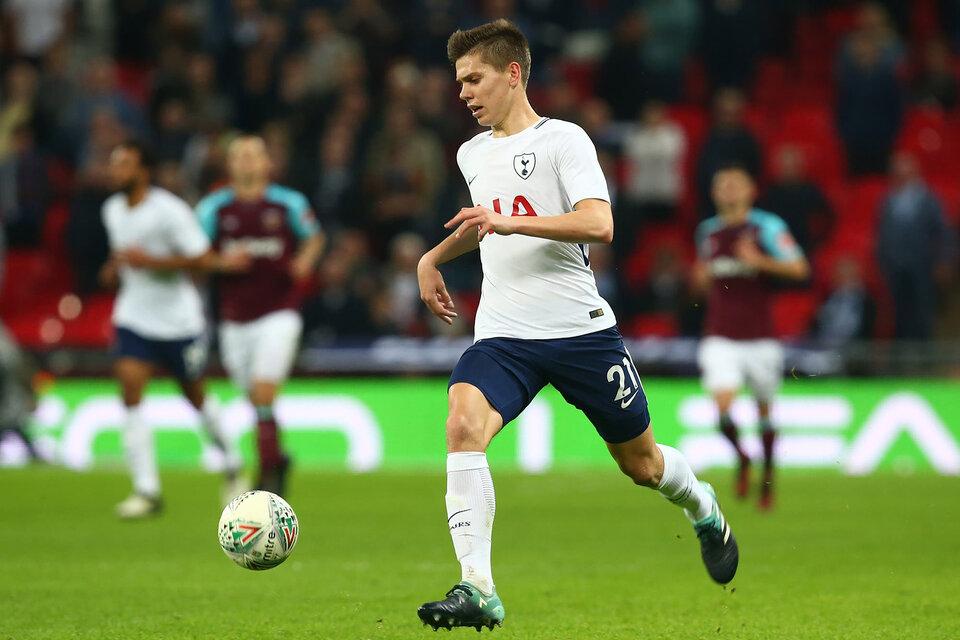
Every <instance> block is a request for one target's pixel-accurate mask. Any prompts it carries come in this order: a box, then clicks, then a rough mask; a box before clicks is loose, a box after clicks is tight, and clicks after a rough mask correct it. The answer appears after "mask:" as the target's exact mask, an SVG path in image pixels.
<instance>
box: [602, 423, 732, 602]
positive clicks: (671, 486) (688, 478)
mask: <svg viewBox="0 0 960 640" xmlns="http://www.w3.org/2000/svg"><path fill="white" fill-rule="evenodd" d="M607 447H608V448H609V449H610V453H611V454H612V455H613V457H614V459H616V461H617V464H619V465H620V469H621V470H622V471H623V472H624V473H625V474H627V475H628V476H630V478H631V479H633V481H634V482H635V483H637V484H639V485H643V486H646V487H650V488H654V489H656V490H657V491H658V492H659V493H660V495H662V496H663V497H664V498H666V499H667V500H669V501H670V502H672V503H673V504H675V505H677V506H679V507H681V508H682V509H683V511H684V514H686V516H687V518H688V519H689V520H690V522H691V523H692V524H693V528H694V530H695V531H696V532H697V538H699V540H700V556H701V558H703V563H704V565H706V567H707V573H709V574H710V577H711V578H713V580H714V581H716V582H718V583H720V584H726V583H728V582H730V581H731V580H733V576H734V575H735V574H736V572H737V565H738V564H739V561H740V553H739V549H738V547H737V540H736V538H734V536H733V532H732V531H731V530H730V525H729V524H728V523H727V521H726V518H724V516H723V513H722V512H721V511H720V504H719V502H717V497H716V494H715V493H714V491H713V487H711V486H710V485H709V484H707V483H706V482H701V481H699V480H697V477H696V476H695V475H694V473H693V470H692V469H691V468H690V465H689V464H688V463H687V460H686V458H684V457H683V454H682V453H680V452H679V451H677V450H676V449H674V448H673V447H668V446H666V445H661V444H657V443H656V442H655V440H654V438H653V431H652V430H651V429H649V428H648V429H647V430H646V431H644V432H643V433H642V434H640V435H639V436H637V437H636V438H634V439H632V440H629V441H627V442H623V443H619V444H610V443H608V444H607Z"/></svg>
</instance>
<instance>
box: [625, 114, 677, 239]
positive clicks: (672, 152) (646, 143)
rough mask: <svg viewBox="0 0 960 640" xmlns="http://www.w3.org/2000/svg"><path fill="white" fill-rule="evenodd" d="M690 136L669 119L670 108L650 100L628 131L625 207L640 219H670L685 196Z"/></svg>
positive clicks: (626, 138) (626, 135) (626, 141)
mask: <svg viewBox="0 0 960 640" xmlns="http://www.w3.org/2000/svg"><path fill="white" fill-rule="evenodd" d="M686 150H687V140H686V134H685V133H684V131H683V129H681V128H680V127H679V126H678V125H677V124H676V123H674V122H672V121H670V119H669V118H668V116H667V109H666V105H664V104H663V103H662V102H659V101H650V102H648V103H647V104H645V105H644V106H643V109H642V110H641V112H640V117H639V120H638V121H637V122H635V123H633V124H632V125H631V126H630V128H629V129H627V131H626V134H625V136H624V144H623V155H624V159H625V160H626V161H627V178H626V182H625V184H624V190H623V195H624V204H625V205H626V207H627V209H628V210H629V212H630V213H629V215H631V216H635V217H636V218H637V219H639V220H667V219H669V218H670V217H672V216H673V214H674V212H675V211H676V208H677V205H678V204H679V202H680V199H681V198H682V197H683V188H684V184H683V160H684V154H685V153H686Z"/></svg>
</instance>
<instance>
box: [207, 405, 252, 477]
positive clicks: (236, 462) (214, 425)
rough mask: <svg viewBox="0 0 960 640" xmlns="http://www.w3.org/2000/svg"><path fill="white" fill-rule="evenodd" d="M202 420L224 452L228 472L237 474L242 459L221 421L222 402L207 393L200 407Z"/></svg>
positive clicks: (211, 436) (216, 444)
mask: <svg viewBox="0 0 960 640" xmlns="http://www.w3.org/2000/svg"><path fill="white" fill-rule="evenodd" d="M200 422H201V423H203V428H204V429H205V430H206V432H207V434H208V435H209V436H210V439H211V440H212V441H213V444H214V445H215V446H216V447H217V448H218V449H220V450H221V451H222V452H223V456H224V467H225V468H226V471H227V473H228V474H235V473H237V472H238V471H239V470H240V467H241V465H242V460H241V458H240V452H239V451H237V447H236V443H235V442H234V441H233V440H232V439H231V438H230V437H228V436H227V433H226V431H225V430H224V428H223V423H222V422H221V421H220V403H219V402H217V399H216V397H215V396H212V395H209V394H208V395H207V396H206V397H205V398H204V399H203V407H202V408H201V409H200Z"/></svg>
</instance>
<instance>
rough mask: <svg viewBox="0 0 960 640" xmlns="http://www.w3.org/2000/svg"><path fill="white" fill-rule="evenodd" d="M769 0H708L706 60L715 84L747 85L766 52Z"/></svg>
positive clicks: (705, 62)
mask: <svg viewBox="0 0 960 640" xmlns="http://www.w3.org/2000/svg"><path fill="white" fill-rule="evenodd" d="M766 4H767V2H766V0H706V2H705V3H704V5H705V9H704V16H703V63H704V65H705V66H706V69H707V75H708V76H709V78H710V80H711V81H712V83H713V86H714V87H737V88H740V89H746V88H747V87H748V86H749V84H750V81H751V80H752V79H753V73H754V69H755V67H756V62H757V58H759V57H760V55H761V54H762V53H763V50H764V46H765V44H766V43H765V42H764V38H765V36H766V34H767V32H768V31H767V24H768V22H769V21H768V19H767V16H766V11H767V8H766Z"/></svg>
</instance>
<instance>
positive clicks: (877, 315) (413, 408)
mask: <svg viewBox="0 0 960 640" xmlns="http://www.w3.org/2000/svg"><path fill="white" fill-rule="evenodd" d="M497 17H508V18H510V19H512V20H514V21H515V22H516V23H517V24H518V25H520V27H521V28H522V29H523V30H524V31H525V32H526V33H527V34H528V36H529V37H530V41H531V45H532V48H533V60H534V65H533V73H532V78H531V82H530V94H531V97H532V102H533V104H534V105H535V107H536V108H537V110H538V111H539V112H540V113H541V114H545V115H549V116H552V117H558V118H564V119H568V120H572V121H574V122H577V123H579V124H581V125H582V126H583V127H584V128H585V129H586V130H587V131H588V133H589V134H590V135H591V137H592V138H593V140H594V142H595V144H596V146H597V148H598V152H599V154H600V159H601V162H602V164H603V167H604V169H605V172H606V174H607V177H608V181H609V184H610V188H611V193H612V194H613V199H614V210H615V216H616V224H617V232H616V240H615V241H614V244H613V245H612V246H611V247H593V249H592V252H593V253H592V256H591V257H592V258H593V266H594V269H595V270H596V272H597V277H598V283H599V286H600V289H601V292H602V293H603V295H604V296H605V297H607V298H608V299H610V300H611V302H612V303H613V305H614V308H615V310H616V311H617V314H618V317H619V319H620V327H621V329H622V330H623V333H624V334H625V336H626V337H627V338H628V339H629V341H630V345H631V350H632V353H633V354H634V357H635V359H636V360H637V365H638V368H639V369H640V371H641V373H642V374H644V375H645V383H646V386H647V389H648V392H649V393H650V395H651V398H652V402H653V412H654V416H655V420H656V421H657V425H658V436H659V437H661V438H662V439H664V440H665V441H666V442H669V443H673V444H679V445H680V446H682V447H683V448H684V450H685V451H687V453H688V454H689V455H691V457H692V458H694V460H695V462H696V463H697V465H698V466H700V467H705V466H707V467H708V466H713V465H717V464H721V465H722V464H725V463H727V462H729V461H730V460H731V458H730V457H729V455H728V453H727V450H726V449H725V447H724V445H723V443H722V440H720V438H719V436H716V435H715V434H714V433H713V431H712V430H711V429H710V424H711V421H712V418H711V415H712V414H711V413H710V411H711V410H710V408H709V406H708V405H707V404H705V401H704V397H703V396H702V395H701V393H700V391H699V388H698V385H697V383H696V381H695V379H694V377H693V376H695V375H696V368H695V362H694V355H695V348H696V340H697V337H698V336H699V331H700V324H701V316H702V313H701V307H700V303H701V301H700V300H699V299H697V298H696V297H695V296H693V295H692V294H691V293H690V291H689V287H688V283H687V271H688V268H689V266H690V263H691V260H692V258H693V253H694V248H693V241H692V238H693V229H694V227H695V225H696V223H697V222H698V221H699V220H700V219H701V218H702V217H703V216H704V215H707V214H709V212H710V203H709V202H708V200H707V199H706V198H705V188H704V187H705V185H706V184H707V183H708V181H709V176H710V174H711V169H712V168H713V167H716V166H718V165H719V164H721V163H723V162H725V161H728V160H731V159H735V160H739V161H741V162H744V163H745V164H747V165H748V166H750V167H751V168H752V169H754V170H755V171H756V173H757V175H758V176H759V180H760V184H761V189H762V198H761V204H766V205H768V206H769V207H770V208H771V209H772V210H773V211H775V212H777V213H778V214H780V215H782V216H783V217H785V218H786V219H787V221H788V223H789V224H790V226H791V229H792V230H793V232H794V234H795V235H796V237H797V238H798V240H799V241H800V243H801V244H802V245H803V247H804V248H805V249H806V251H807V252H808V255H809V256H810V258H811V261H812V264H813V266H814V276H813V278H812V281H811V282H810V283H809V284H808V285H805V286H802V287H794V288H789V289H784V290H783V291H782V292H781V293H780V294H779V297H778V301H777V304H776V309H775V318H776V326H777V331H778V333H779V334H780V335H781V336H782V337H783V338H784V339H785V340H786V341H787V343H788V347H789V348H788V366H787V369H788V380H787V385H786V388H785V394H784V401H783V402H782V403H780V406H779V408H778V410H777V411H778V413H777V414H775V417H778V418H779V421H780V423H781V424H782V425H783V427H784V438H782V439H781V441H780V443H779V445H778V446H779V447H780V449H781V452H782V454H783V458H784V462H785V463H786V464H787V465H788V466H790V465H792V466H802V467H821V468H841V469H844V470H846V471H848V472H851V473H864V472H868V471H872V470H874V469H877V468H886V469H896V470H900V471H909V470H913V469H935V470H938V471H941V472H946V473H953V474H955V473H958V472H960V446H958V442H960V425H958V411H957V409H956V403H955V402H954V400H953V398H954V396H955V392H956V385H955V383H954V382H953V381H952V378H953V377H954V376H955V375H956V374H957V371H958V366H960V347H958V338H960V329H958V327H960V278H958V277H957V265H958V260H957V254H958V252H957V245H958V242H957V240H958V235H957V234H958V224H957V223H958V220H960V183H958V181H957V174H958V170H960V145H958V144H957V141H958V140H960V115H958V112H957V101H958V98H957V81H958V73H960V64H958V63H960V58H958V57H957V52H958V51H960V4H958V3H956V2H949V1H946V0H943V1H936V0H918V1H915V2H896V1H890V2H876V3H860V2H828V1H814V0H810V1H802V0H791V1H782V2H776V3H770V2H762V1H759V0H702V1H701V0H641V1H637V2H626V1H618V0H595V1H584V2H561V1H550V0H530V1H529V2H511V1H509V0H487V1H478V2H445V1H443V0H438V1H421V2H387V1H379V0H344V1H339V2H321V1H317V2H306V1H300V0H275V1H272V2H271V1H268V0H261V1H258V0H234V1H233V2H230V1H228V0H212V1H209V2H206V1H199V0H196V1H165V2H162V1H151V0H145V1H141V2H128V1H123V0H117V1H107V0H101V1H99V2H98V1H89V2H70V1H69V0H49V1H45V2H32V1H30V0H6V2H4V3H3V29H2V31H0V33H2V40H0V51H2V59H0V60H2V61H0V78H2V82H0V218H2V221H3V233H4V236H5V244H6V249H5V255H4V262H5V274H4V278H3V284H2V293H0V317H2V319H3V322H4V323H5V324H6V326H7V327H8V328H9V329H10V331H11V332H12V333H13V335H14V336H15V337H16V339H17V340H18V341H19V343H20V344H21V345H22V347H23V348H24V349H25V350H27V351H28V352H29V353H30V354H31V355H32V356H33V357H34V358H35V360H36V362H37V363H38V365H39V367H40V369H41V374H40V375H39V376H38V377H37V382H38V384H39V386H40V388H41V391H42V394H43V396H42V399H41V403H40V407H39V409H38V411H37V412H36V414H35V416H34V420H33V421H32V424H31V429H32V433H33V434H34V435H35V437H36V438H37V439H38V444H39V445H40V447H41V449H42V450H43V451H45V452H47V454H48V455H50V456H52V457H55V458H56V459H58V460H59V461H60V462H63V463H64V464H66V465H67V466H69V467H72V468H88V467H90V466H92V465H95V464H98V463H100V464H104V465H107V466H109V465H113V464H119V462H120V459H121V448H120V444H119V436H118V433H117V429H118V426H119V425H118V420H117V416H118V415H119V413H118V411H119V409H118V408H117V407H118V404H117V401H116V399H115V392H114V387H113V385H112V383H111V382H109V381H108V380H107V379H106V378H105V376H107V375H108V374H109V362H110V358H109V343H110V339H111V327H110V322H109V314H110V309H111V305H112V294H111V293H109V292H105V291H102V290H100V289H99V288H98V285H97V283H96V273H97V271H98V269H99V267H100V265H101V264H102V263H103V261H104V260H105V259H106V256H107V247H106V239H105V235H104V230H103V227H102V224H101V222H100V205H101V203H102V202H103V200H104V199H105V198H106V196H107V195H108V194H109V186H108V183H107V173H106V162H107V158H108V154H109V152H110V150H111V148H112V147H113V146H114V145H115V144H117V143H118V142H119V141H121V140H123V139H124V138H126V137H128V136H131V135H133V136H138V137H142V138H145V139H147V140H149V141H151V142H152V143H153V144H154V145H155V146H156V148H157V150H158V152H159V156H160V160H161V162H160V166H159V169H158V171H157V174H156V178H157V182H158V183H159V184H161V185H162V186H164V187H166V188H168V189H171V190H172V191H174V192H176V193H178V194H180V195H181V196H183V197H184V198H186V199H187V200H188V201H190V202H191V203H194V202H196V201H197V200H198V199H199V198H200V197H202V195H203V194H204V193H206V192H208V191H209V190H210V189H212V188H214V187H215V186H217V185H219V184H221V183H222V181H223V179H224V173H223V159H224V149H225V146H226V145H227V144H228V143H229V141H230V140H231V139H232V137H233V136H234V135H236V134H237V132H241V131H251V132H257V133H260V134H261V135H263V136H264V138H265V139H266V140H267V142H268V145H269V148H270V152H271V154H272V156H273V159H274V162H275V163H276V166H277V176H276V179H277V181H278V182H280V183H283V184H286V185H289V186H292V187H294V188H296V189H298V190H300V191H302V192H303V193H305V194H306V195H307V196H308V197H309V199H310V200H311V202H312V204H313V206H314V209H315V211H316V212H317V215H318V217H319V218H320V220H321V222H322V223H323V225H324V228H325V230H326V231H327V233H328V234H329V237H330V245H329V249H328V251H327V253H326V255H325V257H324V259H323V260H322V263H321V264H320V266H319V267H318V269H317V272H316V274H315V278H314V279H313V282H312V283H311V285H310V288H309V291H308V292H307V302H306V304H305V307H304V315H305V332H304V344H303V350H302V353H301V357H300V359H299V362H298V367H297V375H298V378H300V379H299V380H297V381H295V382H294V383H292V384H291V385H290V386H289V387H288V392H287V395H286V396H285V399H284V400H281V403H280V409H279V410H280V413H281V419H283V418H284V415H286V418H287V419H286V420H285V422H286V423H287V424H289V425H290V429H289V434H288V437H289V439H290V442H291V443H292V446H293V448H294V450H297V451H299V452H300V459H301V462H302V463H303V464H305V466H307V467H310V466H317V467H327V468H343V467H347V468H351V469H361V470H369V469H374V468H379V467H380V466H382V465H385V466H388V467H389V466H397V467H405V468H409V467H415V468H420V467H423V468H434V467H435V466H436V465H437V464H439V461H440V460H441V459H442V453H443V452H442V438H441V437H439V435H438V430H439V429H440V425H441V424H442V420H443V382H442V376H443V375H444V374H445V373H447V372H448V371H449V370H450V369H451V368H452V366H453V364H454V363H455V362H456V358H457V356H458V355H459V353H460V352H461V351H462V350H463V349H464V348H465V346H466V345H467V344H469V341H470V333H471V315H472V312H473V311H474V310H475V308H476V304H477V301H478V296H479V294H478V284H479V265H478V261H476V260H475V259H470V258H464V259H461V260H458V261H456V262H454V263H452V264H450V265H449V266H448V268H446V269H445V274H446V278H447V282H448V284H449V285H450V286H451V289H452V290H453V291H454V292H455V293H454V295H455V299H456V301H457V303H458V306H459V308H460V309H461V321H460V322H458V323H456V324H455V325H454V327H453V328H452V329H449V328H447V327H446V326H445V325H442V324H440V323H438V322H433V321H432V318H430V317H429V316H428V314H427V313H426V312H425V309H424V308H423V306H422V305H421V304H420V302H419V300H418V294H417V285H416V275H415V267H416V262H417V259H418V258H419V255H420V254H421V253H422V251H423V250H424V248H425V247H428V246H430V245H431V244H432V243H434V242H436V241H437V240H438V239H439V238H440V237H441V236H442V233H443V230H442V226H441V224H442V222H443V221H444V220H446V219H447V218H448V217H449V216H451V215H452V213H453V212H455V211H456V210H457V208H459V207H460V206H462V205H464V204H467V203H468V200H467V197H468V195H467V193H466V190H465V188H464V185H463V181H462V179H461V176H460V175H459V172H458V171H457V168H456V163H455V161H454V155H455V153H456V149H457V147H458V145H459V144H460V143H461V142H462V141H463V140H464V139H466V138H467V137H469V136H470V135H472V134H473V133H474V131H475V124H474V123H473V122H472V119H471V118H470V117H469V114H468V113H467V110H466V109H464V108H462V106H461V105H460V104H459V103H458V100H457V96H456V86H455V84H454V82H453V80H452V72H451V69H450V67H449V64H448V63H447V61H446V59H445V42H446V38H447V36H448V35H449V33H450V32H451V31H452V30H453V29H455V28H457V27H464V28H466V27H470V26H473V25H476V24H479V23H481V22H484V21H487V20H490V19H494V18H497ZM917 179H919V180H921V181H922V182H921V183H920V184H922V185H924V186H923V187H922V189H921V190H920V191H919V193H921V194H923V193H925V194H927V195H929V196H930V198H927V197H926V196H925V195H924V196H922V197H917V198H912V195H911V194H916V193H917V191H916V190H915V187H916V185H917V184H918V183H917V182H916V180H917ZM918 228H919V229H921V230H920V231H917V229H918ZM212 293H213V294H214V295H215V291H213V292H212ZM463 311H466V313H463ZM211 372H212V374H213V375H214V376H216V375H218V374H219V373H220V370H219V369H218V368H217V364H216V359H214V360H213V362H212V367H211ZM850 376H853V378H852V379H849V380H848V378H849V377H850ZM215 388H216V390H217V392H218V394H219V395H220V397H221V399H222V400H223V402H224V403H227V404H229V412H230V415H232V416H234V418H233V420H234V423H235V429H236V433H237V434H238V435H240V434H243V433H246V432H247V431H248V429H249V425H248V424H247V422H248V421H247V420H246V417H247V414H246V413H244V411H246V410H247V409H245V408H244V406H243V403H242V402H239V401H238V400H237V399H236V393H235V392H234V391H233V390H231V389H230V388H229V386H227V385H223V384H219V385H217V386H216V387H215ZM170 389H171V388H170V387H168V386H165V385H164V384H162V383H161V384H159V385H155V386H154V387H153V390H154V392H155V393H154V394H153V396H152V399H151V400H150V401H148V404H147V412H148V415H149V419H150V420H151V421H152V422H153V423H154V425H155V427H156V428H157V431H158V438H159V444H160V446H159V450H160V454H161V458H162V460H163V462H164V464H165V465H168V466H177V465H180V466H188V467H189V466H196V465H197V464H198V463H203V464H204V465H206V466H209V467H216V466H217V464H218V462H217V460H215V459H212V458H211V457H210V456H211V453H210V452H208V451H205V450H204V449H203V448H202V446H201V444H200V440H199V439H197V438H196V437H194V436H193V433H194V431H195V429H196V424H195V421H194V420H193V418H192V417H191V416H190V415H189V412H186V410H185V409H184V407H183V405H181V404H179V401H178V400H176V399H175V398H174V396H173V395H172V393H171V391H170ZM298 403H299V404H298ZM310 403H314V404H310ZM338 403H339V404H338ZM737 414H738V416H739V418H740V421H741V423H743V424H745V425H746V426H747V429H748V432H749V429H750V425H751V424H752V423H753V422H754V420H755V418H754V416H753V415H752V414H751V410H750V408H749V405H748V404H747V403H744V405H743V407H741V408H739V409H738V410H737ZM318 416H321V417H318ZM234 423H232V424H234ZM519 426H520V427H522V428H518V429H516V430H514V432H512V433H510V435H508V436H506V437H504V438H502V439H501V440H503V442H500V443H497V444H495V450H494V453H493V454H492V455H494V456H497V457H498V458H499V459H501V460H503V461H504V462H505V463H510V464H513V465H516V466H519V467H521V468H524V469H528V470H531V471H543V470H545V469H547V468H550V467H551V466H552V465H555V464H561V465H564V464H566V465H582V464H587V465H607V464H609V463H608V462H607V460H606V455H605V452H604V451H603V449H602V446H601V445H600V444H599V441H598V440H597V441H594V440H596V439H595V438H593V436H592V434H591V430H590V429H589V427H588V426H587V425H586V424H585V423H583V421H582V419H580V418H579V417H578V416H577V415H576V414H575V413H574V412H572V411H571V410H569V409H568V408H567V407H565V406H564V405H563V403H562V402H561V401H558V397H557V396H555V395H552V394H549V393H548V394H546V395H545V396H544V397H543V399H542V400H541V401H540V402H538V404H537V405H535V407H534V408H532V409H531V411H528V412H527V414H525V417H524V419H522V420H521V421H520V423H519ZM364 433H367V434H368V435H369V434H370V433H374V434H375V435H373V436H370V437H369V438H366V439H365V438H364V436H363V435H362V434H364ZM357 434H360V435H359V436H358V435H357ZM411 434H414V435H413V436H411ZM357 438H359V440H357ZM357 442H360V443H362V444H357ZM747 446H748V448H749V449H752V450H754V451H758V450H759V449H758V446H759V445H758V443H757V442H756V440H755V439H750V438H748V442H747ZM357 447H359V449H358V448H357ZM496 447H499V448H496ZM23 453H24V452H23V451H22V450H20V449H18V447H17V443H16V442H12V441H11V440H10V439H9V438H8V439H7V440H6V441H4V442H3V443H2V444H0V459H2V460H3V461H4V462H5V463H7V464H18V463H20V462H22V461H23ZM358 457H359V459H360V460H361V462H357V459H358ZM364 461H365V462H364Z"/></svg>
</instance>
